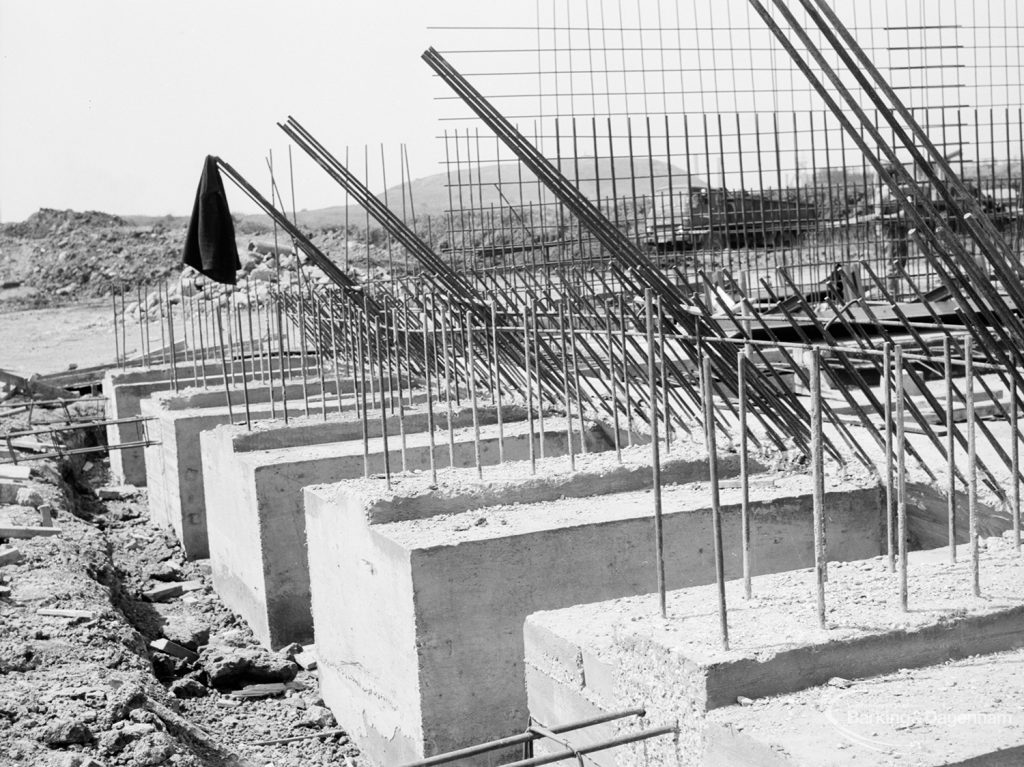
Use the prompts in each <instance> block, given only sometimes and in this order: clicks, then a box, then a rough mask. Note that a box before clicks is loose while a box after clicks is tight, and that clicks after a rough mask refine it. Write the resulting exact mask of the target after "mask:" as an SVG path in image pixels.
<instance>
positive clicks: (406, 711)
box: [305, 492, 422, 765]
mask: <svg viewBox="0 0 1024 767" xmlns="http://www.w3.org/2000/svg"><path fill="white" fill-rule="evenodd" d="M305 523H306V532H307V536H308V540H309V565H310V568H311V570H312V571H313V572H314V573H316V577H315V578H313V579H312V603H313V614H314V615H315V618H316V627H317V641H318V642H322V643H325V644H326V645H327V646H329V648H330V651H329V652H327V653H326V654H324V653H323V650H322V647H323V645H318V647H317V653H318V656H319V668H320V693H321V695H323V697H324V699H325V700H326V701H328V703H329V705H330V707H331V709H332V711H333V712H334V714H335V716H336V717H337V719H338V720H339V721H341V722H344V726H345V729H346V730H347V731H348V733H349V735H350V736H351V737H352V738H354V739H355V740H356V742H358V743H359V744H360V746H361V747H362V748H363V749H364V750H371V751H372V753H373V754H374V756H375V758H376V760H377V763H378V764H382V765H383V764H387V765H391V764H400V763H402V762H406V761H411V760H413V759H415V758H417V756H418V755H419V754H420V753H421V751H420V750H419V748H418V744H419V743H420V742H421V740H422V730H421V725H420V716H419V705H418V702H419V675H418V673H417V658H416V626H415V624H414V623H413V622H412V621H411V620H407V619H408V618H409V617H410V616H411V615H412V614H413V582H412V573H411V568H410V562H409V552H408V551H407V550H405V549H403V548H402V547H400V546H396V545H395V544H394V543H393V542H391V541H389V540H387V539H386V538H382V537H381V536H379V535H377V534H376V533H375V531H374V529H373V528H372V527H368V526H367V525H366V524H365V517H364V516H363V513H362V508H361V506H360V505H359V504H354V505H352V506H349V505H348V504H346V503H345V501H344V498H337V497H331V495H330V494H328V495H327V496H324V495H321V494H320V493H317V492H307V493H306V501H305ZM367 701H372V703H369V704H368V703H367Z"/></svg>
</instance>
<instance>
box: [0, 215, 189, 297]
mask: <svg viewBox="0 0 1024 767" xmlns="http://www.w3.org/2000/svg"><path fill="white" fill-rule="evenodd" d="M184 239H185V227H184V225H183V224H181V223H180V222H179V223H170V222H164V221H158V222H157V223H156V224H153V225H149V226H137V225H134V224H132V223H131V222H129V221H126V220H125V219H122V218H119V217H117V216H111V215H109V214H106V213H97V212H93V211H90V212H87V213H79V212H76V211H72V210H64V211H58V210H50V209H47V208H43V209H41V210H39V211H37V212H36V213H33V214H32V215H31V216H29V217H28V219H26V220H25V221H22V222H20V223H17V224H7V225H5V226H3V227H2V228H0V275H3V276H2V280H3V282H4V283H5V284H15V283H22V284H24V285H26V286H28V287H31V288H34V289H35V290H36V291H37V293H36V296H37V299H38V300H39V301H41V302H45V301H46V300H54V299H58V298H59V299H64V300H66V299H67V297H71V296H73V297H75V298H91V297H98V296H104V295H106V294H108V293H109V292H110V288H111V286H112V285H114V284H120V283H121V282H122V281H127V282H131V283H135V282H155V281H157V280H161V279H165V278H166V277H169V276H170V275H172V274H175V273H176V272H177V271H178V261H179V255H180V253H181V246H182V243H183V242H184Z"/></svg>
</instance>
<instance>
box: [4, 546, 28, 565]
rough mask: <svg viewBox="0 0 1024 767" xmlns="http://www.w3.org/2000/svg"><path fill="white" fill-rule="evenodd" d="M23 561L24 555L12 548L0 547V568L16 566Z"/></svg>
mask: <svg viewBox="0 0 1024 767" xmlns="http://www.w3.org/2000/svg"><path fill="white" fill-rule="evenodd" d="M24 559H25V555H24V554H22V553H21V552H20V551H18V549H16V548H14V546H0V566H3V565H16V564H18V563H19V562H22V561H24Z"/></svg>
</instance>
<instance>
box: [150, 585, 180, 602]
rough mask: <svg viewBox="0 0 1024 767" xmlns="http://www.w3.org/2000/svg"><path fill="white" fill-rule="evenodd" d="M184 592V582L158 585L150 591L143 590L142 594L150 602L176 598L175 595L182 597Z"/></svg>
mask: <svg viewBox="0 0 1024 767" xmlns="http://www.w3.org/2000/svg"><path fill="white" fill-rule="evenodd" d="M184 593H185V592H184V589H182V584H180V583H168V584H167V585H165V586H156V587H154V588H151V589H149V590H148V591H143V592H142V596H143V597H144V598H146V599H148V600H149V601H150V602H164V601H166V600H168V599H174V597H180V596H181V595H182V594H184Z"/></svg>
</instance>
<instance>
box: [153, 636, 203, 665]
mask: <svg viewBox="0 0 1024 767" xmlns="http://www.w3.org/2000/svg"><path fill="white" fill-rule="evenodd" d="M149 646H150V647H152V648H153V649H154V650H156V651H157V652H162V653H166V654H167V655H172V656H174V657H175V658H181V659H182V660H187V661H197V660H199V654H198V653H195V652H193V651H192V650H189V649H188V648H186V647H182V646H181V645H180V644H178V643H177V642H172V641H171V640H169V639H154V640H153V641H152V642H150V643H149Z"/></svg>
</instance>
